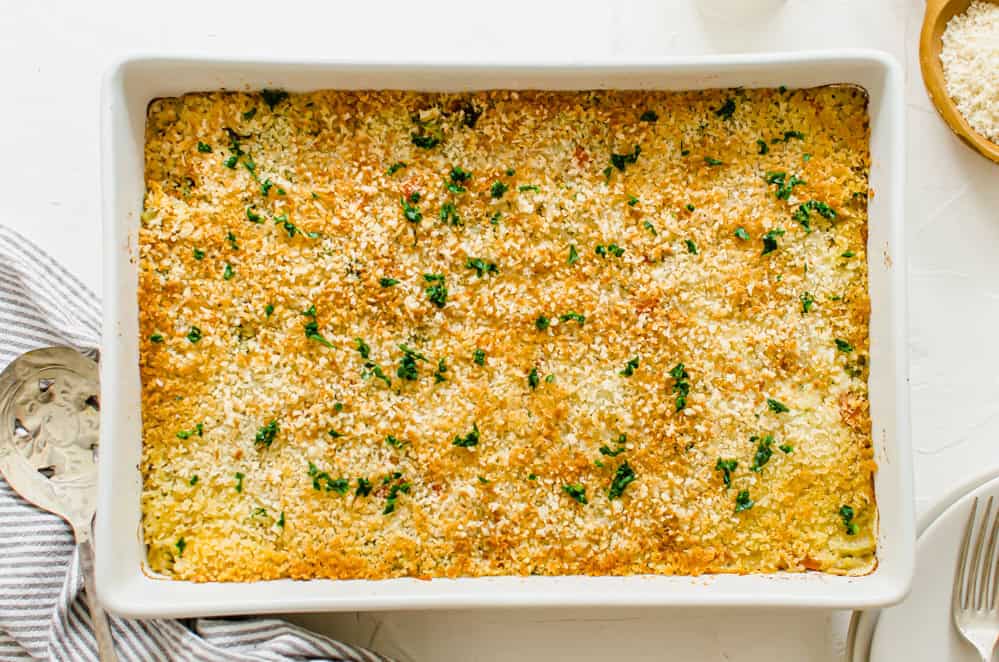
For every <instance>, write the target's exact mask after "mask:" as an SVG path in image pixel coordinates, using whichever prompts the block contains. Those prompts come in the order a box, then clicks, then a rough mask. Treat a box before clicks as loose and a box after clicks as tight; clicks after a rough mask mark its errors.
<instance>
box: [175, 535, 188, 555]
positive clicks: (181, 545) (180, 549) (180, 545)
mask: <svg viewBox="0 0 999 662" xmlns="http://www.w3.org/2000/svg"><path fill="white" fill-rule="evenodd" d="M185 549H187V542H186V541H185V540H184V536H181V537H180V538H177V556H183V555H184V550H185Z"/></svg>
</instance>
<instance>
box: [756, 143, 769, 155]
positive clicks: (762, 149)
mask: <svg viewBox="0 0 999 662" xmlns="http://www.w3.org/2000/svg"><path fill="white" fill-rule="evenodd" d="M756 147H757V149H756V153H757V154H766V153H767V152H769V151H770V146H769V145H767V141H766V140H757V141H756Z"/></svg>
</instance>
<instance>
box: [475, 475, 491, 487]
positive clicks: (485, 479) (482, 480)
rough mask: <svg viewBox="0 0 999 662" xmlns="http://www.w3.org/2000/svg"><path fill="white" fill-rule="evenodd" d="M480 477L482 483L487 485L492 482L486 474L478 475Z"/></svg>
mask: <svg viewBox="0 0 999 662" xmlns="http://www.w3.org/2000/svg"><path fill="white" fill-rule="evenodd" d="M478 479H479V482H480V483H482V484H483V485H487V484H488V483H489V482H490V480H489V479H488V478H486V477H485V476H478Z"/></svg>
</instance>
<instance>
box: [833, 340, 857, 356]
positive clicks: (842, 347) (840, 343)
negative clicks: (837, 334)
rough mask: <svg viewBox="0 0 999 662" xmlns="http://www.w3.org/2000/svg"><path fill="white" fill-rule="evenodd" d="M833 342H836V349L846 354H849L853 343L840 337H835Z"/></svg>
mask: <svg viewBox="0 0 999 662" xmlns="http://www.w3.org/2000/svg"><path fill="white" fill-rule="evenodd" d="M835 342H836V349H838V350H839V351H841V352H844V353H846V354H849V353H850V352H852V351H853V345H851V344H850V343H848V342H847V341H845V340H843V339H842V338H836V339H835Z"/></svg>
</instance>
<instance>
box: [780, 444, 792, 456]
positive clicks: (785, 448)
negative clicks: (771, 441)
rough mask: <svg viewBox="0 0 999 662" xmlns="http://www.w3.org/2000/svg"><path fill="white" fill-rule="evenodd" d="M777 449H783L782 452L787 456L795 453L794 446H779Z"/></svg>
mask: <svg viewBox="0 0 999 662" xmlns="http://www.w3.org/2000/svg"><path fill="white" fill-rule="evenodd" d="M777 448H779V449H781V451H782V452H783V453H784V454H785V455H790V454H791V453H793V452H794V446H792V445H791V444H781V445H780V446H778V447H777Z"/></svg>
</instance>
